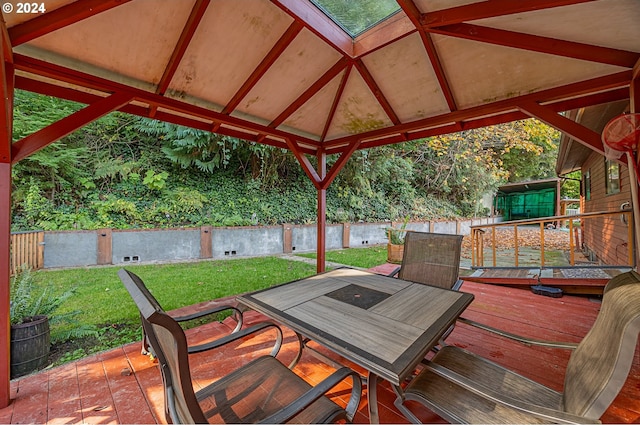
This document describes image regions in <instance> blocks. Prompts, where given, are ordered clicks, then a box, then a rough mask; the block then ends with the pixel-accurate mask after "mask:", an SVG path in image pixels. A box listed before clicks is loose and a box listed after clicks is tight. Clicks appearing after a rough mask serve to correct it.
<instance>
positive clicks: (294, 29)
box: [222, 20, 304, 115]
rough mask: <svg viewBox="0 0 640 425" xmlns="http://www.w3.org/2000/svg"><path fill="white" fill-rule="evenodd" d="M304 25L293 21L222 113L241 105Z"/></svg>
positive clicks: (227, 112) (229, 111)
mask: <svg viewBox="0 0 640 425" xmlns="http://www.w3.org/2000/svg"><path fill="white" fill-rule="evenodd" d="M302 28H304V27H303V25H302V24H301V23H300V21H297V20H296V21H293V22H292V23H291V25H289V28H287V30H286V31H285V32H284V34H282V37H280V39H279V40H278V42H277V43H276V44H275V45H274V46H273V48H272V49H271V50H270V51H269V53H267V55H266V56H265V57H264V59H262V62H260V64H259V65H258V66H257V67H256V68H255V69H254V70H253V72H252V73H251V75H250V76H249V78H248V79H247V80H246V81H245V82H244V84H242V87H240V89H239V90H238V91H237V92H236V94H235V95H233V97H232V98H231V100H230V101H229V103H227V105H226V106H225V107H224V109H223V110H222V113H223V114H225V115H228V114H230V113H231V112H233V110H234V109H236V107H237V106H238V105H239V104H240V102H241V101H242V99H243V98H244V97H245V96H246V95H247V94H248V93H249V92H250V91H251V89H252V88H253V87H254V86H255V85H256V84H257V83H258V81H260V79H261V78H262V76H263V75H264V74H265V73H266V72H267V71H268V70H269V68H270V67H271V65H273V64H274V63H275V61H277V60H278V58H279V57H280V55H281V54H282V53H283V52H284V51H285V49H286V48H287V47H288V46H289V44H291V42H292V41H293V40H294V39H295V38H296V36H297V35H298V33H300V31H302Z"/></svg>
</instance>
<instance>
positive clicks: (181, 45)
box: [156, 0, 210, 94]
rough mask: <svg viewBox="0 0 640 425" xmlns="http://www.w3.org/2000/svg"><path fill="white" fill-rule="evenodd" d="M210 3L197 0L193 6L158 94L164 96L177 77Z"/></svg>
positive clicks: (208, 0) (165, 71) (205, 0)
mask: <svg viewBox="0 0 640 425" xmlns="http://www.w3.org/2000/svg"><path fill="white" fill-rule="evenodd" d="M209 3H210V0H196V3H195V4H194V5H193V9H191V13H190V14H189V18H188V19H187V22H186V24H185V26H184V28H183V29H182V33H181V34H180V38H179V39H178V42H177V43H176V46H175V47H174V49H173V52H172V53H171V58H169V62H168V63H167V67H166V68H165V69H164V73H163V74H162V77H161V78H160V82H159V83H158V88H157V89H156V93H158V94H164V93H165V92H166V91H167V88H168V87H169V84H170V83H171V79H172V78H173V76H174V75H175V73H176V70H177V69H178V65H180V61H181V60H182V58H183V57H184V53H185V52H186V51H187V47H189V42H191V39H192V38H193V35H194V34H195V32H196V29H197V28H198V25H199V24H200V21H201V20H202V16H204V13H205V12H206V11H207V7H208V6H209Z"/></svg>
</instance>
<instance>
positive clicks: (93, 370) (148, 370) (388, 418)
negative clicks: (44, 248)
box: [0, 282, 640, 424]
mask: <svg viewBox="0 0 640 425" xmlns="http://www.w3.org/2000/svg"><path fill="white" fill-rule="evenodd" d="M462 290H463V291H468V292H472V293H473V294H474V295H475V297H476V298H475V300H474V301H473V303H472V304H471V305H470V306H469V308H468V309H467V310H466V311H465V312H464V313H463V316H464V317H467V318H469V319H472V320H477V321H481V322H483V323H486V324H488V325H490V326H494V327H499V328H503V329H505V330H509V331H511V332H516V333H519V334H523V335H526V336H529V337H532V338H538V339H550V340H562V341H572V342H578V341H579V340H580V339H581V338H582V337H583V336H584V335H585V334H586V332H587V331H588V330H589V328H590V326H591V324H592V323H593V321H594V320H595V317H596V315H597V312H598V310H599V308H600V303H599V299H598V297H587V296H573V295H565V296H563V297H562V298H549V297H544V296H540V295H534V294H532V293H531V291H530V290H528V289H519V288H511V287H504V286H498V285H489V284H481V283H475V282H465V283H464V285H463V286H462ZM245 317H246V322H247V323H246V325H251V324H252V323H255V322H257V321H260V320H263V319H264V318H263V317H261V316H260V315H258V314H256V313H254V312H247V313H246V314H245ZM233 326H234V323H233V321H232V320H231V319H227V321H225V323H223V324H211V325H207V326H204V327H201V328H199V329H198V331H197V332H194V331H191V332H189V333H188V337H189V340H190V341H204V340H207V339H211V338H212V337H215V335H219V334H221V333H224V332H228V330H229V329H231V328H232V327H233ZM272 337H273V334H268V333H265V334H264V335H263V336H261V337H260V338H256V339H253V340H245V341H243V342H241V343H238V344H237V345H235V346H233V347H228V348H225V349H224V350H218V351H216V352H213V353H202V354H198V355H196V356H193V358H192V359H191V364H192V371H193V374H194V376H196V381H197V385H198V386H201V385H206V383H208V382H211V381H212V380H215V379H218V378H219V377H220V376H222V375H224V374H226V373H228V372H229V371H230V370H232V369H234V368H237V367H239V366H241V365H242V364H244V363H245V362H248V361H250V360H251V359H252V358H255V356H256V355H257V354H260V353H266V352H268V351H269V350H270V347H271V345H270V341H272ZM447 342H448V343H449V344H453V345H457V346H460V347H464V348H466V349H468V350H470V351H472V352H475V353H477V354H479V355H482V356H485V357H487V358H489V359H491V360H493V361H495V362H497V363H500V364H502V365H503V366H506V367H508V368H510V369H513V370H515V371H517V372H519V373H521V374H523V375H525V376H528V377H530V378H531V379H534V380H536V381H538V382H541V383H543V384H545V385H548V386H549V387H551V388H554V389H556V390H561V389H562V380H563V377H564V369H565V367H566V364H567V361H568V358H569V352H568V351H567V350H560V349H553V348H543V347H527V346H525V345H523V344H519V343H516V342H512V341H507V340H505V339H504V338H500V337H496V336H493V335H491V334H489V333H487V332H484V331H481V330H478V329H475V328H472V327H470V326H468V325H465V324H463V323H458V324H457V325H456V327H455V329H454V331H453V333H452V334H451V335H450V336H449V338H448V339H447ZM140 348H141V347H140V344H139V343H135V344H128V345H126V346H123V347H120V348H117V349H114V350H110V351H107V352H104V353H100V354H96V355H93V356H90V357H87V358H85V359H81V360H78V361H76V362H72V363H69V364H66V365H63V366H60V367H56V368H52V369H49V370H45V371H42V372H39V373H36V374H33V375H30V376H27V377H23V378H20V379H18V380H14V381H12V382H11V391H12V392H11V394H12V399H13V402H12V404H11V405H10V406H8V407H6V408H5V409H0V423H12V424H18V423H100V424H105V423H165V422H164V405H163V393H162V382H161V378H160V374H159V372H158V370H157V367H156V365H155V364H154V363H153V362H152V361H151V360H150V359H149V358H148V357H146V356H143V355H141V353H140ZM295 348H296V339H295V337H294V336H293V333H291V332H290V331H287V332H285V344H284V346H283V350H282V352H281V354H280V355H279V358H280V359H281V361H283V363H285V364H288V362H290V361H291V359H292V358H293V355H294V352H295ZM326 354H330V353H329V352H327V353H326ZM337 360H340V359H337ZM214 365H215V366H214ZM125 369H128V370H130V371H131V373H130V374H127V373H123V370H125ZM294 370H295V372H296V373H298V374H299V375H300V376H302V377H303V378H304V379H305V380H307V381H308V382H310V383H312V384H313V383H317V382H319V381H320V380H322V379H323V378H325V377H326V376H328V375H329V374H330V373H331V372H332V371H333V370H334V369H333V368H331V367H330V366H328V365H325V364H323V363H321V362H320V361H319V360H317V359H316V358H314V357H312V356H310V355H309V354H307V353H305V354H304V355H303V357H302V360H301V362H300V363H299V364H298V366H296V368H295V369H294ZM365 391H366V389H365ZM346 392H347V388H345V387H344V386H343V387H340V388H339V389H338V390H336V391H334V392H333V393H332V396H333V397H334V399H335V400H336V402H338V403H341V404H344V403H345V400H344V399H345V398H346V395H347V394H346ZM378 398H379V401H380V403H381V405H380V407H379V411H380V419H381V422H383V423H406V422H407V421H406V420H405V419H404V418H403V417H402V416H401V415H400V414H399V413H398V412H397V410H396V409H395V407H394V406H393V401H394V394H393V393H392V391H391V388H390V386H389V385H388V383H386V382H382V383H381V384H380V388H379V390H378ZM412 406H413V407H414V411H415V412H416V413H417V415H418V417H420V418H421V419H422V420H423V421H424V422H425V423H439V422H440V423H441V422H443V421H442V419H440V418H439V417H438V416H437V415H435V414H433V413H432V412H430V411H429V410H428V409H426V408H424V407H422V406H418V405H416V404H412ZM601 419H602V421H603V422H604V423H640V350H638V349H636V354H635V357H634V363H633V367H632V370H631V373H630V375H629V378H628V380H627V383H626V384H625V387H624V388H623V390H622V391H621V393H620V395H619V396H618V397H617V398H616V399H615V401H614V403H613V404H612V406H611V407H610V408H609V409H608V410H607V412H606V413H605V414H604V415H603V417H602V418H601ZM355 422H356V423H367V422H368V416H367V406H366V394H365V395H364V396H363V401H362V403H361V405H360V408H359V411H358V414H357V416H356V418H355Z"/></svg>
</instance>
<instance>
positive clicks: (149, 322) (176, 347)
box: [118, 269, 207, 423]
mask: <svg viewBox="0 0 640 425" xmlns="http://www.w3.org/2000/svg"><path fill="white" fill-rule="evenodd" d="M118 276H119V277H120V280H122V283H123V284H124V286H125V288H127V291H129V294H130V295H131V298H133V301H134V302H135V303H136V305H137V306H138V310H139V311H140V316H141V318H142V322H143V326H144V328H145V332H146V333H147V338H148V339H149V343H150V344H151V347H152V348H153V350H154V352H155V355H156V357H157V359H158V366H159V367H160V371H161V374H162V380H163V384H164V391H165V403H166V409H165V410H166V412H167V413H169V414H170V415H171V417H170V418H167V421H171V422H173V423H207V419H206V417H205V415H204V413H203V412H202V409H201V407H200V405H199V404H198V401H197V399H196V395H195V393H194V391H193V385H192V383H191V372H190V369H189V359H188V356H189V354H188V346H187V338H186V336H185V334H184V331H183V330H182V328H181V327H180V325H179V324H178V322H176V321H175V320H174V319H172V318H171V317H170V316H169V315H168V314H166V313H165V312H164V311H163V310H162V308H161V307H160V305H159V304H158V302H157V301H156V299H155V298H154V297H153V296H152V295H151V293H150V292H149V290H148V289H147V288H146V286H145V285H144V283H143V282H142V280H141V279H140V278H139V277H138V276H136V275H135V274H134V273H131V272H130V271H128V270H125V269H121V270H120V271H119V272H118Z"/></svg>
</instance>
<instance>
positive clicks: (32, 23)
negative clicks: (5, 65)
mask: <svg viewBox="0 0 640 425" xmlns="http://www.w3.org/2000/svg"><path fill="white" fill-rule="evenodd" d="M129 1H130V0H79V1H76V2H74V3H70V4H68V5H66V6H62V7H60V8H59V9H56V10H54V11H52V12H49V13H46V14H44V15H41V16H38V17H37V18H34V19H30V20H28V21H26V22H24V23H22V24H19V25H16V26H14V27H11V28H10V29H9V36H10V37H11V44H12V45H13V47H16V46H19V45H21V44H23V43H26V42H28V41H31V40H33V39H36V38H38V37H40V36H43V35H45V34H48V33H50V32H52V31H55V30H58V29H60V28H64V27H66V26H68V25H71V24H75V23H76V22H80V21H82V20H84V19H87V18H90V17H91V16H94V15H97V14H99V13H102V12H105V11H107V10H109V9H112V8H114V7H118V6H121V5H123V4H125V3H127V2H129Z"/></svg>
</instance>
